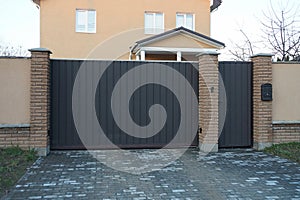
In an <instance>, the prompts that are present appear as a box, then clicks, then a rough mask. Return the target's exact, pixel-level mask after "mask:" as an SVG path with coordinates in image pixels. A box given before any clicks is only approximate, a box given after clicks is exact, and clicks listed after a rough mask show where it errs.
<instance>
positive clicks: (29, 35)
mask: <svg viewBox="0 0 300 200" xmlns="http://www.w3.org/2000/svg"><path fill="white" fill-rule="evenodd" d="M282 2H283V4H284V5H282ZM271 4H272V5H273V6H274V8H278V7H281V6H285V5H287V4H289V5H291V6H292V7H299V5H300V1H299V0H223V3H222V5H221V6H220V7H219V8H218V9H217V10H216V11H214V12H213V13H212V14H211V37H212V38H214V39H217V40H219V41H221V42H223V43H225V45H226V48H225V49H224V50H222V51H221V56H220V60H231V59H232V56H231V55H230V53H228V49H230V48H232V47H233V46H234V44H235V43H240V42H242V41H244V36H243V35H242V33H241V32H240V31H239V30H240V29H242V30H243V31H244V32H245V33H246V34H247V35H248V37H249V38H250V40H251V41H253V43H255V44H256V45H257V46H258V47H259V48H258V49H259V50H257V51H260V50H261V52H266V51H270V50H268V49H265V48H264V46H261V38H262V31H261V29H262V26H261V24H260V20H261V19H263V11H265V12H268V10H269V9H270V5H271ZM0 9H1V12H0V27H1V28H0V44H2V45H6V46H22V47H23V48H25V49H29V48H34V47H39V44H40V39H39V9H38V8H37V7H36V6H35V4H34V3H32V1H31V0H0ZM299 9H300V8H299ZM261 52H255V53H261ZM267 53H268V52H267Z"/></svg>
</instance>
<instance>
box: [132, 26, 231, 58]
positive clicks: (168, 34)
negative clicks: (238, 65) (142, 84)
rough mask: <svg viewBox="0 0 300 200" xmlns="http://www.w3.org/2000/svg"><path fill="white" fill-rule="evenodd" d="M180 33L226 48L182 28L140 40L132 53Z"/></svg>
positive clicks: (220, 43)
mask: <svg viewBox="0 0 300 200" xmlns="http://www.w3.org/2000/svg"><path fill="white" fill-rule="evenodd" d="M179 33H184V34H187V35H190V36H192V37H193V38H195V39H197V40H200V41H204V42H206V43H210V44H212V45H214V46H216V47H219V48H223V47H225V44H224V43H222V42H220V41H218V40H215V39H213V38H211V37H208V36H206V35H203V34H201V33H198V32H195V31H192V30H190V29H187V28H184V27H182V26H181V27H178V28H174V29H172V30H169V31H166V32H163V33H160V34H157V35H154V36H151V37H148V38H146V39H142V40H139V41H137V42H135V44H134V46H133V47H132V48H131V51H132V52H136V50H137V49H138V48H139V47H141V46H144V45H147V44H150V43H153V42H156V41H159V40H163V39H165V38H169V37H172V36H174V35H177V34H179Z"/></svg>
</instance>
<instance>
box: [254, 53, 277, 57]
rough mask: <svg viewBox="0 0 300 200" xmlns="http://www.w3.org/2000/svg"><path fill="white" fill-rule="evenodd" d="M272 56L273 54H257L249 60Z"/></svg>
mask: <svg viewBox="0 0 300 200" xmlns="http://www.w3.org/2000/svg"><path fill="white" fill-rule="evenodd" d="M272 56H274V54H272V53H258V54H255V55H253V56H251V57H250V58H256V57H272Z"/></svg>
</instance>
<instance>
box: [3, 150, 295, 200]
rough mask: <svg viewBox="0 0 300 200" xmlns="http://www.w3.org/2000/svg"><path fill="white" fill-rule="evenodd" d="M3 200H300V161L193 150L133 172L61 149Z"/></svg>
mask: <svg viewBox="0 0 300 200" xmlns="http://www.w3.org/2000/svg"><path fill="white" fill-rule="evenodd" d="M136 151H147V150H136ZM148 151H151V150H148ZM4 199H136V200H139V199H216V200H217V199H294V200H296V199H298V200H300V165H299V164H296V163H292V162H289V161H287V160H285V159H281V158H278V157H273V156H269V155H266V154H264V153H262V152H257V151H253V150H226V151H221V152H219V153H210V154H208V155H206V156H204V157H203V156H201V155H200V153H199V152H198V151H197V150H196V149H190V150H188V151H187V152H186V153H185V154H184V155H183V156H182V157H181V158H180V159H178V160H176V161H174V162H173V163H172V164H171V165H169V166H167V167H165V168H163V169H161V170H159V171H153V172H149V173H145V174H141V175H133V174H129V173H125V172H120V171H117V170H113V169H111V168H109V167H107V166H105V165H104V164H102V163H101V162H97V160H96V159H94V158H93V157H92V156H91V155H90V154H89V153H88V152H87V151H57V152H51V154H50V155H49V156H47V157H44V158H39V160H38V161H37V162H36V163H35V164H34V165H33V166H32V167H31V168H30V169H29V171H28V172H27V174H26V175H25V176H24V177H23V178H22V179H21V180H20V181H19V182H18V184H17V185H16V187H15V188H13V189H12V191H11V192H10V193H9V195H8V196H6V197H4Z"/></svg>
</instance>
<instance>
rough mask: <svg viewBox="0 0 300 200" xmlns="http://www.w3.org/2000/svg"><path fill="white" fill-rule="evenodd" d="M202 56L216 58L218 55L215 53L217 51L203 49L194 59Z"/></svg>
mask: <svg viewBox="0 0 300 200" xmlns="http://www.w3.org/2000/svg"><path fill="white" fill-rule="evenodd" d="M202 55H212V56H217V55H220V53H219V52H218V51H217V49H204V50H203V51H201V52H200V53H199V54H197V55H196V57H199V56H202Z"/></svg>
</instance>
